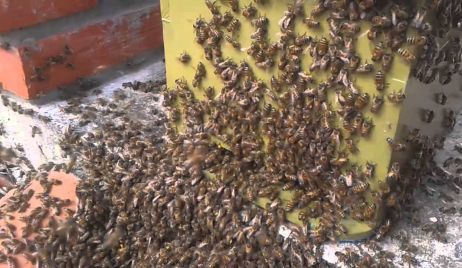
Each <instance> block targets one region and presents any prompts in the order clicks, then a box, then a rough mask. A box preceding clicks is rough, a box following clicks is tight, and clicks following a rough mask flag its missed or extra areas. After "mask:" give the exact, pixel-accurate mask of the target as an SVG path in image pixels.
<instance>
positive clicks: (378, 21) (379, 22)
mask: <svg viewBox="0 0 462 268" xmlns="http://www.w3.org/2000/svg"><path fill="white" fill-rule="evenodd" d="M371 21H372V24H373V26H378V27H381V28H386V27H390V26H391V25H392V21H391V19H390V18H389V17H387V16H374V17H372V19H371Z"/></svg>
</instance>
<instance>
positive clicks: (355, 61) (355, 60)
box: [348, 55, 361, 72]
mask: <svg viewBox="0 0 462 268" xmlns="http://www.w3.org/2000/svg"><path fill="white" fill-rule="evenodd" d="M360 62H361V58H360V57H359V56H357V55H354V56H352V57H351V58H350V62H349V63H348V70H349V71H350V72H354V71H356V69H358V68H359V64H360Z"/></svg>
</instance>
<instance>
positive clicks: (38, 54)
mask: <svg viewBox="0 0 462 268" xmlns="http://www.w3.org/2000/svg"><path fill="white" fill-rule="evenodd" d="M102 2H103V3H104V4H103V3H102ZM111 2H113V3H111ZM120 3H121V1H120V0H104V1H97V0H79V1H75V0H21V1H18V0H3V1H0V44H1V46H0V83H1V85H2V87H3V88H4V89H6V90H8V91H11V92H13V93H14V94H16V95H18V96H20V97H22V98H25V99H33V98H36V97H37V96H40V95H42V94H44V93H47V92H50V91H53V90H55V89H57V88H59V87H63V86H67V85H70V84H72V83H73V82H75V81H76V80H78V79H79V78H83V77H87V76H90V75H93V74H95V73H97V72H101V71H103V70H105V69H107V68H110V67H111V66H114V65H118V64H121V63H123V62H125V61H127V60H129V59H131V58H133V57H136V56H138V55H140V54H143V53H147V52H149V51H151V50H155V49H158V48H160V47H161V46H162V26H161V15H160V6H159V3H158V1H156V0H145V1H131V3H129V4H120Z"/></svg>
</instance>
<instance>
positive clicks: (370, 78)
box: [161, 0, 410, 239]
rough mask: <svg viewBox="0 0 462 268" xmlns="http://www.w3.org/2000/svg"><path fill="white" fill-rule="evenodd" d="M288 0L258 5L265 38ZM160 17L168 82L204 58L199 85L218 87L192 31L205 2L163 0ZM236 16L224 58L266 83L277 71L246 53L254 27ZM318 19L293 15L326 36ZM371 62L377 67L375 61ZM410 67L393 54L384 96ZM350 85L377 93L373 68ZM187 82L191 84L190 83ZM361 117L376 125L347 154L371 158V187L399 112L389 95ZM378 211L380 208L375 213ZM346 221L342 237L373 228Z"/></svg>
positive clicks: (274, 32)
mask: <svg viewBox="0 0 462 268" xmlns="http://www.w3.org/2000/svg"><path fill="white" fill-rule="evenodd" d="M250 2H252V1H251V0H241V1H239V3H240V7H241V11H242V7H244V6H245V5H248V4H249V3H250ZM292 2H293V1H268V3H267V4H265V5H259V6H258V10H259V13H260V14H261V15H264V16H266V17H268V18H269V20H270V24H269V34H268V37H269V39H270V41H276V40H277V39H278V38H279V36H280V34H281V33H280V28H279V25H278V22H279V21H280V19H281V17H282V16H283V13H284V11H285V10H287V5H288V3H292ZM306 2H309V3H306V4H305V5H306V6H305V10H306V13H307V14H309V12H310V11H311V10H312V8H313V5H314V3H315V2H316V1H306ZM217 3H218V4H219V6H220V10H221V11H222V12H225V11H227V10H230V8H229V6H228V5H227V4H226V1H218V2H217ZM161 7H162V20H163V27H164V42H165V59H166V71H167V84H168V86H169V87H174V86H175V80H176V79H177V78H185V79H186V80H187V81H189V82H191V81H192V80H193V78H194V74H195V72H196V69H195V68H196V66H197V64H198V63H199V62H202V63H204V64H205V66H206V68H207V70H208V72H207V76H206V78H205V79H204V80H203V82H202V86H201V87H202V88H206V87H208V86H214V87H215V88H217V89H220V88H221V87H222V82H221V80H220V78H219V77H218V76H215V75H214V74H213V69H214V67H213V66H212V65H211V63H210V62H209V61H207V60H206V59H205V55H204V50H203V48H202V47H201V46H200V45H199V44H197V43H196V42H195V33H194V30H193V24H194V22H195V21H196V19H197V18H198V17H202V18H204V19H206V20H210V18H211V13H210V11H209V10H208V8H207V7H206V5H205V1H204V0H162V1H161ZM233 15H234V16H236V17H237V18H238V19H239V20H240V22H241V27H240V30H239V32H238V34H237V35H236V38H237V39H238V41H239V42H240V43H241V50H237V49H235V48H233V47H232V46H231V45H230V44H228V43H226V42H223V44H222V50H223V57H224V58H231V59H233V61H234V62H240V61H241V60H245V61H246V62H248V63H249V64H250V65H251V66H252V68H253V71H254V73H255V75H256V76H257V77H258V78H259V79H262V80H263V81H264V82H266V83H267V84H270V79H271V76H272V75H273V74H277V73H278V72H279V71H278V70H277V68H274V69H272V70H270V71H268V70H263V69H260V68H258V67H256V66H255V64H254V60H253V59H251V57H250V56H248V55H247V53H246V48H248V47H249V46H250V42H251V40H250V38H249V36H250V34H251V33H253V32H254V31H255V28H254V27H253V26H252V25H251V24H250V21H249V20H248V19H246V18H245V17H243V16H242V14H240V13H239V14H236V13H233ZM319 21H320V22H321V23H322V24H321V28H320V29H319V30H311V29H309V28H308V27H307V26H306V25H305V24H303V22H302V21H301V20H300V19H297V21H296V27H295V29H296V32H298V33H300V34H302V33H307V35H311V36H313V37H316V38H317V39H318V40H319V39H320V38H321V37H323V36H325V37H328V26H327V22H326V17H325V16H324V17H321V18H320V19H319ZM368 29H369V26H368V24H366V23H362V25H361V31H360V33H359V34H358V35H357V36H358V39H357V41H356V42H357V52H358V53H359V54H360V56H361V58H362V63H364V62H365V60H366V59H367V61H368V63H372V62H371V60H370V58H371V52H372V50H373V48H374V43H372V42H371V41H369V40H368V38H367V31H368ZM182 52H187V53H188V54H190V55H191V57H192V60H191V62H190V63H188V64H186V65H185V64H182V63H181V62H179V61H178V57H179V55H180V54H181V53H182ZM311 63H312V62H311V57H310V56H309V55H307V56H306V57H305V58H304V59H303V69H304V70H308V68H309V66H310V65H311ZM378 66H379V65H378V64H376V70H379V69H380V67H378ZM409 73H410V65H409V64H408V63H406V62H405V61H404V60H403V59H402V58H401V57H400V56H399V55H397V54H396V55H395V57H394V61H393V65H392V67H391V70H390V71H389V72H388V73H387V76H386V78H387V79H386V82H387V84H388V86H387V88H386V89H385V90H384V91H383V94H384V97H385V98H386V96H385V95H386V94H388V93H391V92H392V91H397V90H404V89H405V87H406V83H407V80H408V77H409ZM312 75H313V76H314V77H315V79H316V80H317V81H323V80H325V79H326V78H327V74H326V73H324V72H322V71H315V72H314V73H312ZM353 81H354V82H355V86H356V87H357V88H358V89H360V90H361V92H367V93H369V95H370V96H371V98H372V97H373V96H374V95H376V94H378V91H377V90H376V87H375V84H374V74H367V75H366V74H364V75H362V74H355V75H354V76H353ZM191 88H192V87H191ZM194 93H195V96H196V97H197V98H199V99H201V98H203V95H202V93H201V92H200V91H198V90H195V91H194ZM329 99H330V101H331V103H332V104H333V105H334V107H338V105H337V104H335V93H334V92H329ZM363 113H364V115H365V117H370V118H372V119H373V122H374V125H375V127H374V128H373V130H372V133H371V135H370V136H369V137H367V138H360V139H357V138H356V139H357V140H359V143H358V144H357V145H358V149H359V152H358V153H356V154H351V155H350V160H351V162H354V163H357V164H358V165H363V166H364V165H365V164H366V162H372V163H375V164H377V165H376V172H375V175H376V176H375V179H374V180H372V181H370V185H371V188H372V189H377V187H378V182H380V181H384V180H385V177H386V175H387V173H388V168H389V164H390V161H391V155H392V154H391V149H390V146H389V144H388V143H387V141H386V139H387V138H389V137H391V138H394V137H395V134H396V130H397V124H398V120H399V117H400V105H396V104H392V103H391V102H389V101H385V104H384V106H383V107H382V109H381V111H380V112H379V113H378V114H375V115H374V114H372V113H370V112H369V107H368V108H367V109H364V110H363ZM281 197H282V199H283V200H288V199H290V197H291V193H288V192H283V193H282V195H281ZM266 202H267V200H264V199H262V200H259V201H258V204H259V205H261V206H264V204H265V203H266ZM297 213H298V211H297V210H296V211H294V212H292V213H290V214H289V215H288V219H289V220H290V221H292V222H294V223H298V224H301V222H300V221H299V220H298V218H297ZM379 214H380V213H379ZM311 223H312V225H316V224H317V220H316V219H312V221H311ZM344 224H345V226H346V227H347V229H348V235H347V237H344V239H361V238H364V237H367V236H369V235H370V234H371V233H372V232H373V230H374V228H375V227H376V226H375V225H374V224H366V223H363V222H358V221H355V220H352V219H347V220H345V221H344Z"/></svg>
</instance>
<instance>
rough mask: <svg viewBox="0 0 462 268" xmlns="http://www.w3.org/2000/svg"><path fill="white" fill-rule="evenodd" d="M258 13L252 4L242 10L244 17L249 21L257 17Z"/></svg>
mask: <svg viewBox="0 0 462 268" xmlns="http://www.w3.org/2000/svg"><path fill="white" fill-rule="evenodd" d="M257 11H258V10H257V9H256V8H255V7H254V6H253V5H252V4H249V5H248V6H245V7H244V9H243V10H242V16H244V17H246V18H247V19H251V18H253V17H255V15H257Z"/></svg>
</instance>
